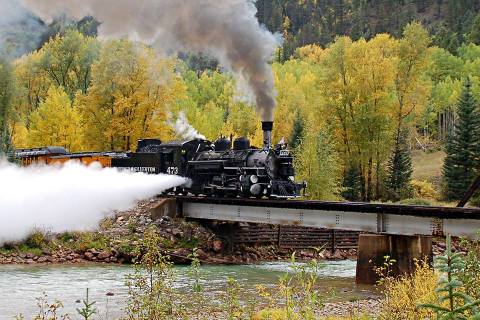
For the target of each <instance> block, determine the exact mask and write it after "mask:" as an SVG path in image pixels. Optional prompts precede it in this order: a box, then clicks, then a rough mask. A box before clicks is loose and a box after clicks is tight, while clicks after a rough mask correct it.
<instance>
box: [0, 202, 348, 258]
mask: <svg viewBox="0 0 480 320" xmlns="http://www.w3.org/2000/svg"><path fill="white" fill-rule="evenodd" d="M160 202H161V199H157V198H154V199H150V200H146V201H141V202H139V203H138V204H137V205H136V206H135V207H134V208H133V209H131V210H127V211H123V212H115V213H114V214H113V215H112V216H111V217H109V218H107V219H105V220H103V221H102V222H101V224H100V226H99V228H98V230H96V231H94V232H84V233H80V232H66V233H64V234H55V235H52V234H48V233H44V232H41V231H35V232H34V233H32V235H31V236H30V237H29V239H27V240H26V241H25V243H21V244H7V245H6V246H5V247H4V248H0V264H34V263H41V264H45V263H50V264H56V263H67V264H72V263H92V262H95V263H130V262H132V260H133V259H134V258H135V257H136V256H137V255H138V252H137V249H138V247H139V244H140V243H141V240H142V238H143V234H144V232H145V230H146V229H147V228H149V227H152V226H155V227H156V228H157V230H158V233H159V235H160V237H161V243H160V244H159V245H160V247H161V249H162V250H163V251H164V253H165V254H166V255H169V256H170V258H171V261H172V262H174V263H189V262H190V260H189V258H188V256H189V255H190V254H191V253H192V250H193V249H194V248H197V254H198V258H199V259H200V260H201V261H202V262H203V263H211V264H241V263H253V262H256V261H272V260H284V259H289V258H290V256H291V254H292V250H285V249H279V248H278V247H277V246H275V245H258V246H257V245H238V246H234V247H228V246H227V244H226V243H225V241H224V240H222V239H221V238H219V237H217V236H216V235H215V234H214V233H213V232H212V231H211V230H209V229H208V228H206V227H204V226H202V225H200V224H199V223H196V222H187V221H185V220H183V219H173V218H169V217H162V218H159V219H153V218H152V213H154V212H155V210H157V207H158V205H159V203H160ZM154 215H155V214H153V216H154ZM227 247H228V248H227ZM314 254H315V253H314V252H313V251H311V250H298V251H297V254H296V257H297V258H298V259H300V260H302V259H306V260H308V259H311V258H313V257H314ZM355 255H356V250H354V249H350V250H338V249H337V250H335V252H330V251H325V252H324V253H323V254H322V255H321V257H323V258H324V259H333V260H340V259H346V258H349V257H352V256H355Z"/></svg>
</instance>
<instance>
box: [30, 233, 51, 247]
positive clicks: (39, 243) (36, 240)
mask: <svg viewBox="0 0 480 320" xmlns="http://www.w3.org/2000/svg"><path fill="white" fill-rule="evenodd" d="M47 242H48V240H47V236H46V234H45V232H43V231H42V230H39V229H37V230H34V231H32V232H31V233H30V234H29V235H28V236H27V239H26V240H25V244H26V245H27V246H28V247H29V248H31V249H42V248H43V247H44V246H45V245H46V244H47Z"/></svg>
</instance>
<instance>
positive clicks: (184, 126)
mask: <svg viewBox="0 0 480 320" xmlns="http://www.w3.org/2000/svg"><path fill="white" fill-rule="evenodd" d="M170 125H171V126H172V128H173V129H174V130H175V133H176V134H177V136H178V137H179V138H180V139H183V140H193V139H203V140H206V139H207V138H206V137H205V136H204V135H203V134H200V132H198V130H197V129H195V128H194V127H193V126H192V125H191V124H190V123H189V122H188V119H187V116H186V115H185V113H184V112H179V113H178V117H177V120H176V121H175V122H172V121H170Z"/></svg>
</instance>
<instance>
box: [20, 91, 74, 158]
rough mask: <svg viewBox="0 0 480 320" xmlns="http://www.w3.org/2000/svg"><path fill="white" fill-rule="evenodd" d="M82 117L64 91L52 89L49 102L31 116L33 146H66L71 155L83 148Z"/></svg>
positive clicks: (30, 131)
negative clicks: (72, 152) (71, 152)
mask: <svg viewBox="0 0 480 320" xmlns="http://www.w3.org/2000/svg"><path fill="white" fill-rule="evenodd" d="M82 134H83V132H82V126H81V117H80V114H79V112H78V110H77V107H76V106H72V104H71V101H70V98H69V97H68V95H67V94H66V93H65V91H64V90H63V88H60V87H55V86H52V87H51V88H50V89H49V90H48V93H47V97H46V98H45V101H43V102H42V103H40V106H39V107H38V109H37V110H35V111H34V112H33V113H32V115H31V116H30V130H29V134H28V142H29V145H31V146H36V147H42V146H53V145H55V146H62V147H65V148H67V149H69V150H70V151H79V150H81V147H82Z"/></svg>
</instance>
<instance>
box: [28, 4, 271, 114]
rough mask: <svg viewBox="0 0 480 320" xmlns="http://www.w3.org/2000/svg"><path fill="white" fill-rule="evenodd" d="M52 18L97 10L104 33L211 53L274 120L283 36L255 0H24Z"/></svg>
mask: <svg viewBox="0 0 480 320" xmlns="http://www.w3.org/2000/svg"><path fill="white" fill-rule="evenodd" d="M21 2H22V3H23V4H24V5H25V6H26V7H28V8H29V9H30V10H32V11H33V12H34V13H36V14H37V15H39V16H40V17H41V18H42V19H44V20H46V21H47V22H48V21H51V20H52V19H53V18H54V17H56V16H58V15H60V14H64V13H66V14H68V15H70V16H72V17H74V18H76V19H80V18H82V17H84V16H87V15H92V16H95V17H96V18H97V19H98V20H99V21H100V22H101V23H102V24H101V26H100V29H99V33H100V35H101V36H102V37H105V38H112V37H123V36H128V37H129V38H130V39H132V40H135V41H142V42H145V43H147V44H150V45H154V46H157V47H159V48H163V49H166V50H167V51H191V52H203V53H208V54H210V55H212V56H214V57H215V58H217V59H218V60H219V61H220V63H221V64H222V66H224V67H225V68H227V69H229V70H231V71H232V72H233V73H234V74H235V75H236V76H237V79H238V81H239V83H245V84H246V86H247V88H248V89H249V92H248V94H247V96H252V97H253V98H254V101H253V102H254V103H255V104H256V106H257V109H258V112H259V113H260V114H261V116H262V117H263V119H264V120H269V121H271V120H273V109H274V107H275V94H274V81H273V74H272V69H271V67H270V65H269V61H270V60H271V59H272V56H273V54H274V52H275V49H276V48H277V46H278V44H279V42H280V41H279V38H280V37H279V36H276V35H273V34H272V33H271V32H269V31H268V30H266V29H265V28H264V27H262V26H261V25H260V24H259V23H258V20H257V18H256V16H255V15H256V12H257V10H256V8H255V4H254V2H253V1H250V0H221V1H219V0H137V1H132V0H21Z"/></svg>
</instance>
